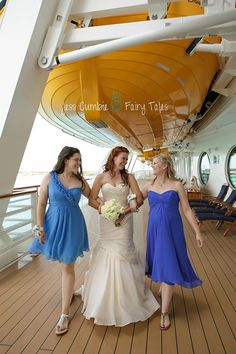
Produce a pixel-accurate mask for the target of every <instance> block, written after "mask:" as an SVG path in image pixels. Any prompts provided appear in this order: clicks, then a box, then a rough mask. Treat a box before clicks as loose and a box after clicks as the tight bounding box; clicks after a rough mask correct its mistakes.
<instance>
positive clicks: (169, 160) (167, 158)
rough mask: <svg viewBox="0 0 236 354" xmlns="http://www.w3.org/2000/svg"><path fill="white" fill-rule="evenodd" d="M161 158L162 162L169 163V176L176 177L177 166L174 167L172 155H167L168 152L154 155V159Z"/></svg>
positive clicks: (167, 170)
mask: <svg viewBox="0 0 236 354" xmlns="http://www.w3.org/2000/svg"><path fill="white" fill-rule="evenodd" d="M156 158H157V159H159V160H160V162H161V164H163V165H164V164H166V165H167V169H166V172H167V177H168V178H170V179H176V177H175V168H174V164H173V161H172V158H171V157H170V155H166V154H158V155H156V156H154V157H153V159H152V160H154V159H156Z"/></svg>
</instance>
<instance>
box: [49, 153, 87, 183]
mask: <svg viewBox="0 0 236 354" xmlns="http://www.w3.org/2000/svg"><path fill="white" fill-rule="evenodd" d="M74 154H80V156H81V153H80V151H79V149H77V148H74V147H71V146H65V147H64V148H63V149H62V150H61V152H60V153H59V155H58V158H57V163H56V165H55V166H54V171H56V173H57V174H60V173H63V172H64V170H65V160H69V159H70V158H71V157H72V156H73V155H74ZM76 176H77V178H78V180H79V181H81V183H82V188H84V186H85V183H84V180H83V169H82V161H81V164H80V166H79V171H78V172H77V174H76Z"/></svg>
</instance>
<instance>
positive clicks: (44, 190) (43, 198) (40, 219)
mask: <svg viewBox="0 0 236 354" xmlns="http://www.w3.org/2000/svg"><path fill="white" fill-rule="evenodd" d="M49 180H50V175H49V174H48V175H46V176H45V177H44V178H43V180H42V183H41V185H40V194H39V198H38V205H37V225H38V226H39V227H42V228H43V226H44V219H45V210H46V206H47V201H48V183H49ZM38 239H39V241H40V242H41V243H44V242H45V239H46V234H45V231H44V230H43V231H40V232H39V233H38Z"/></svg>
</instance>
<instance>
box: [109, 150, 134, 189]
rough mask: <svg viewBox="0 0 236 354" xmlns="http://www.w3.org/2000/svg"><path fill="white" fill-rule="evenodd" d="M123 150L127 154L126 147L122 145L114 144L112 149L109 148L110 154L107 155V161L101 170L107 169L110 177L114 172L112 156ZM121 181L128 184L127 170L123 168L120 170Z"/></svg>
mask: <svg viewBox="0 0 236 354" xmlns="http://www.w3.org/2000/svg"><path fill="white" fill-rule="evenodd" d="M122 152H125V153H126V154H129V150H128V149H126V147H124V146H116V147H115V148H114V149H112V150H111V152H110V155H109V156H108V159H107V162H106V163H105V165H104V166H103V172H107V171H109V172H110V173H111V177H114V175H115V172H114V167H115V163H114V158H115V157H117V156H118V155H119V154H120V153H122ZM120 174H121V178H122V181H123V182H124V183H125V184H129V179H128V171H127V170H126V169H125V167H124V168H123V170H121V171H120Z"/></svg>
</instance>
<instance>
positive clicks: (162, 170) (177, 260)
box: [142, 154, 203, 330]
mask: <svg viewBox="0 0 236 354" xmlns="http://www.w3.org/2000/svg"><path fill="white" fill-rule="evenodd" d="M152 168H153V173H154V175H155V179H154V181H152V182H149V183H148V184H147V185H146V186H145V187H144V189H143V190H142V193H143V197H144V198H148V201H149V206H150V212H149V220H148V229H147V253H146V260H147V270H146V274H147V276H148V277H150V278H151V279H152V280H153V281H156V282H160V283H161V288H160V292H161V296H162V314H161V324H160V329H161V330H166V329H168V328H169V327H170V320H169V315H168V311H169V305H170V301H171V298H172V295H173V285H174V284H178V285H181V286H183V287H185V288H194V287H196V286H199V285H201V284H202V282H201V280H200V279H199V278H198V277H197V275H196V274H195V272H194V270H193V267H192V265H191V263H190V260H189V257H188V254H187V248H186V242H185V236H184V230H183V223H182V219H181V216H180V213H179V203H180V204H181V207H182V211H183V214H184V215H185V217H186V219H187V220H188V222H189V224H190V225H191V227H192V229H193V230H194V232H195V234H196V241H197V245H198V247H202V245H203V238H202V236H201V233H200V230H199V227H198V225H197V222H196V220H195V217H194V215H193V213H192V210H191V208H190V206H189V203H188V200H187V196H186V193H185V191H184V188H183V185H182V183H181V182H179V181H177V180H176V179H175V171H174V168H173V163H172V160H171V158H170V157H169V156H167V155H164V154H160V155H158V156H157V157H154V159H153V164H152Z"/></svg>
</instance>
